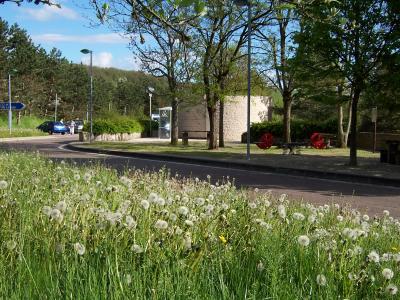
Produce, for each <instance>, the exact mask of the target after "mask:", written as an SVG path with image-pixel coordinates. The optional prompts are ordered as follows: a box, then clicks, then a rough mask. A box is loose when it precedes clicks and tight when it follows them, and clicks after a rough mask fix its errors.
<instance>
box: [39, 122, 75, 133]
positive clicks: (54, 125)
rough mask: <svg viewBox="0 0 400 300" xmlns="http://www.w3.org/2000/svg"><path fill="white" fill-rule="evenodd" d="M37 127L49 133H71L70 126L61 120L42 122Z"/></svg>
mask: <svg viewBox="0 0 400 300" xmlns="http://www.w3.org/2000/svg"><path fill="white" fill-rule="evenodd" d="M37 129H39V130H41V131H44V132H48V133H49V134H53V133H61V134H63V135H64V134H66V133H69V128H68V127H67V126H65V124H63V123H61V122H54V121H46V122H44V123H42V124H40V125H39V126H38V127H37Z"/></svg>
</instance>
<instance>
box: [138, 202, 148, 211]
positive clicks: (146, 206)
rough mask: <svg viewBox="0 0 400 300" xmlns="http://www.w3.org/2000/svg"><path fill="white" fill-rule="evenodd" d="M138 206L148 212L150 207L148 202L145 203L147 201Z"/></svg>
mask: <svg viewBox="0 0 400 300" xmlns="http://www.w3.org/2000/svg"><path fill="white" fill-rule="evenodd" d="M140 205H141V206H142V207H143V209H145V210H148V209H149V207H150V203H149V201H147V200H142V201H141V202H140Z"/></svg>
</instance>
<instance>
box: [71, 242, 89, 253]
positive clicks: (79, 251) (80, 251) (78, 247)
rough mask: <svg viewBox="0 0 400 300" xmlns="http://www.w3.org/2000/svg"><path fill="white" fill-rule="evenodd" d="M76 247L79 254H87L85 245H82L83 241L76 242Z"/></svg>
mask: <svg viewBox="0 0 400 300" xmlns="http://www.w3.org/2000/svg"><path fill="white" fill-rule="evenodd" d="M74 249H75V252H76V253H77V254H78V255H83V254H85V251H86V249H85V246H84V245H82V244H81V243H75V244H74Z"/></svg>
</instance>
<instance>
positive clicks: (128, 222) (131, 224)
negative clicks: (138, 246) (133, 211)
mask: <svg viewBox="0 0 400 300" xmlns="http://www.w3.org/2000/svg"><path fill="white" fill-rule="evenodd" d="M124 225H125V226H126V227H127V228H128V229H135V228H136V226H137V223H136V221H135V219H134V218H133V217H132V216H126V217H125V224H124Z"/></svg>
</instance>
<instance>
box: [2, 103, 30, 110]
mask: <svg viewBox="0 0 400 300" xmlns="http://www.w3.org/2000/svg"><path fill="white" fill-rule="evenodd" d="M24 108H25V104H23V103H21V102H11V110H22V109H24ZM9 109H10V103H9V102H0V110H9Z"/></svg>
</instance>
